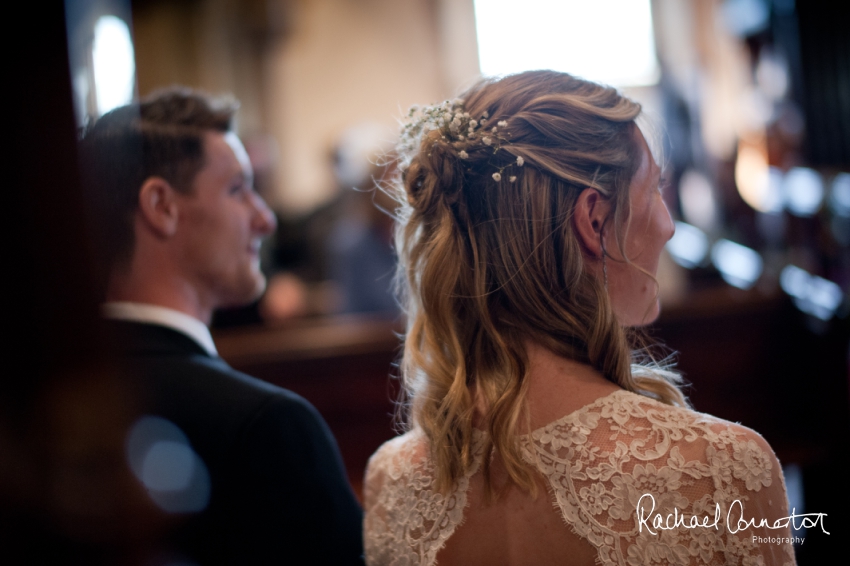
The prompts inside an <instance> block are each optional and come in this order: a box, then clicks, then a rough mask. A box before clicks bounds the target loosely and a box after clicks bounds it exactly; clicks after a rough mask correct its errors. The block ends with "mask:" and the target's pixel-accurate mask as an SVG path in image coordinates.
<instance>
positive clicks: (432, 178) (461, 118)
mask: <svg viewBox="0 0 850 566" xmlns="http://www.w3.org/2000/svg"><path fill="white" fill-rule="evenodd" d="M434 108H437V110H434ZM434 108H432V109H430V110H427V111H425V113H426V115H427V116H426V117H427V120H425V121H423V120H420V121H419V122H418V123H416V124H414V126H412V127H411V126H408V127H407V128H406V133H407V134H408V138H407V142H408V143H407V144H404V143H403V144H402V146H401V149H400V155H399V160H400V163H401V165H400V171H401V176H400V179H399V181H398V183H397V184H396V185H393V186H391V187H390V190H392V191H394V192H395V196H396V197H397V199H398V201H399V208H398V209H397V215H398V225H397V232H396V245H397V250H398V253H399V257H400V264H399V273H398V282H399V284H400V290H401V295H402V301H403V303H404V306H405V308H406V312H407V316H408V328H407V333H406V336H405V343H404V355H403V359H402V363H401V377H402V381H403V385H404V391H405V394H406V395H407V397H408V399H409V403H406V404H405V407H407V409H408V411H409V415H408V423H409V424H411V425H415V426H418V427H420V428H421V429H422V430H423V431H424V433H425V434H426V435H427V438H428V439H429V441H430V445H431V449H432V456H433V459H434V463H435V466H436V477H437V484H438V485H437V487H438V489H440V490H441V491H445V490H447V489H449V488H450V487H451V486H452V485H453V483H454V482H455V481H456V480H457V479H459V478H460V477H461V476H462V475H463V474H464V473H465V472H466V471H467V470H468V469H469V466H470V465H471V464H472V432H473V426H472V423H473V414H474V411H475V407H474V405H475V402H476V400H475V399H473V395H472V393H471V391H470V386H473V385H474V388H475V395H476V397H480V399H479V402H483V406H484V407H486V409H485V410H486V412H485V413H484V415H483V420H482V421H481V423H482V424H483V426H484V427H485V428H486V430H487V432H488V433H489V440H488V445H487V447H486V450H487V455H489V454H490V453H491V452H492V450H496V452H497V453H498V454H499V456H500V457H501V459H502V461H503V463H504V465H505V467H506V469H507V472H508V474H509V476H510V478H511V479H512V480H513V481H514V482H515V483H516V484H518V485H520V486H522V487H524V488H526V489H528V490H530V491H532V492H536V489H535V487H534V482H533V480H532V476H531V473H530V471H529V468H528V466H527V465H526V464H525V463H524V462H523V460H522V458H521V456H520V448H519V445H518V442H517V440H518V439H517V435H518V434H519V433H524V432H528V430H527V427H525V426H521V424H522V423H521V421H523V420H524V419H523V414H524V411H523V409H524V407H525V398H526V392H527V388H528V379H527V374H528V360H527V356H526V350H525V346H524V344H525V342H526V341H527V340H531V341H534V342H537V343H539V344H540V345H542V346H544V347H545V348H548V349H549V350H551V351H552V352H554V353H555V354H557V355H560V356H563V357H565V358H570V359H572V360H576V361H579V362H582V363H586V364H589V365H590V366H592V367H593V368H595V369H596V370H597V371H599V372H600V373H601V374H602V375H604V376H605V377H606V378H607V379H609V380H610V381H612V382H613V383H616V384H618V385H619V386H620V387H622V388H624V389H626V390H629V391H634V392H637V393H640V394H644V395H648V396H651V397H654V398H657V399H660V400H661V401H664V402H666V403H670V404H679V405H685V404H686V401H685V399H684V398H683V396H682V393H681V392H680V391H679V389H678V388H677V386H676V383H677V382H678V376H677V375H676V374H675V373H673V372H671V371H667V370H665V369H663V368H662V367H660V366H658V365H657V364H654V363H643V364H638V363H637V361H638V360H637V357H636V355H635V351H633V347H632V344H630V339H629V336H628V335H627V333H628V329H625V328H623V327H622V326H621V325H620V324H619V323H618V322H617V319H616V318H615V315H614V312H613V311H612V308H611V303H610V301H609V299H608V294H607V290H606V289H605V285H604V283H603V282H602V281H600V280H599V279H598V278H597V277H595V276H593V275H592V274H591V273H590V272H589V271H588V270H587V269H586V266H585V262H584V259H583V257H582V249H581V244H580V243H579V239H578V238H577V236H576V234H575V232H574V229H573V226H572V223H571V217H572V214H573V210H574V207H575V204H576V199H577V197H578V195H579V193H581V192H582V190H584V189H585V188H587V187H592V188H594V189H596V190H598V191H599V192H600V193H602V194H603V195H604V196H605V197H607V198H609V199H610V201H611V203H612V213H611V217H610V218H609V221H611V222H612V223H613V225H614V226H615V227H616V229H615V230H614V232H615V235H616V236H615V240H616V241H615V245H617V246H618V247H619V250H620V252H621V255H622V257H626V256H625V253H624V242H623V241H622V237H623V234H624V233H625V227H626V225H627V222H628V217H629V185H630V182H631V179H632V177H633V176H634V174H635V172H636V171H637V168H638V165H639V161H640V157H641V151H642V149H641V147H639V146H638V143H637V142H636V136H635V128H636V125H635V119H636V118H637V116H638V114H639V113H640V106H639V105H638V104H637V103H635V102H633V101H631V100H629V99H627V98H625V97H623V96H622V95H620V94H619V93H618V92H617V91H616V90H615V89H613V88H610V87H603V86H600V85H597V84H595V83H591V82H588V81H585V80H581V79H578V78H575V77H572V76H570V75H567V74H564V73H555V72H551V71H532V72H527V73H522V74H518V75H513V76H508V77H505V78H503V79H500V80H484V81H481V82H479V83H478V84H476V85H475V86H473V87H472V88H471V89H470V90H468V91H467V92H466V93H465V94H464V95H462V99H461V100H458V101H454V102H452V103H449V102H447V103H446V104H445V105H444V106H443V107H434ZM428 120H430V122H428ZM482 121H483V124H482V123H481V122H482ZM426 122H427V123H429V124H430V128H431V129H429V127H428V126H426V127H423V124H425V123H426ZM411 140H412V141H413V142H412V143H411ZM518 158H519V159H518ZM489 461H490V458H489V457H486V456H485V458H484V464H485V472H486V474H485V477H486V478H487V479H488V481H489V469H488V468H487V467H486V466H487V465H488V463H489ZM488 486H489V483H488Z"/></svg>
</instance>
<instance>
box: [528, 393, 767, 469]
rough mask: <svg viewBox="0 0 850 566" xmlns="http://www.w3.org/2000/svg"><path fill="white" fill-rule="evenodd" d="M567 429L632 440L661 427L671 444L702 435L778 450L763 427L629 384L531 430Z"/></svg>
mask: <svg viewBox="0 0 850 566" xmlns="http://www.w3.org/2000/svg"><path fill="white" fill-rule="evenodd" d="M567 430H569V431H576V430H580V431H583V432H584V434H583V435H582V438H585V441H589V442H591V443H592V442H595V441H601V442H604V443H605V444H608V443H610V442H611V441H613V440H622V441H625V442H626V444H629V443H630V441H634V439H635V438H640V437H642V436H647V438H646V439H644V441H645V440H649V438H650V437H653V435H655V434H657V433H664V436H665V438H667V439H668V442H667V443H666V445H667V446H669V447H673V446H678V445H693V443H694V441H695V440H696V439H698V438H699V439H702V440H704V441H706V442H707V443H708V444H711V445H714V446H715V447H716V448H721V447H723V448H726V449H730V450H734V449H735V448H736V447H740V448H741V449H744V448H748V449H756V450H760V451H764V452H767V453H768V454H771V455H772V453H773V451H772V450H771V448H770V445H769V444H768V443H767V441H765V439H764V438H762V436H761V435H760V434H759V433H757V432H756V431H754V430H752V429H750V428H747V427H746V426H743V425H741V424H739V423H734V422H731V421H728V420H724V419H721V418H718V417H715V416H712V415H709V414H706V413H700V412H698V411H695V410H693V409H691V408H688V407H681V406H675V405H668V404H665V403H662V402H661V401H658V400H656V399H653V398H651V397H648V396H645V395H641V394H638V393H634V392H631V391H625V390H618V391H615V392H613V393H611V394H609V395H606V396H604V397H601V398H599V399H597V400H596V401H594V402H592V403H590V404H588V405H586V406H584V407H582V408H581V409H579V410H578V411H575V412H573V413H570V414H568V415H565V416H564V417H562V418H560V419H558V420H556V421H554V422H551V423H549V424H548V425H547V426H545V427H542V428H540V429H537V430H536V431H534V432H533V433H532V435H531V436H532V439H534V440H537V441H539V440H543V439H549V438H550V437H552V435H553V434H555V435H558V434H559V433H563V432H564V431H567ZM653 431H654V432H653ZM584 435H586V436H584Z"/></svg>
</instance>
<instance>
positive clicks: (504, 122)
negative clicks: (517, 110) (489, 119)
mask: <svg viewBox="0 0 850 566" xmlns="http://www.w3.org/2000/svg"><path fill="white" fill-rule="evenodd" d="M496 123H497V124H498V125H499V127H500V128H507V127H508V123H507V122H506V121H505V120H500V121H499V122H496Z"/></svg>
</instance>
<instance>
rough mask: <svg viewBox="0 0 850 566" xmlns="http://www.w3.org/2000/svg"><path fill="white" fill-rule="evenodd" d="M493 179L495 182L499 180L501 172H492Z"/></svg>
mask: <svg viewBox="0 0 850 566" xmlns="http://www.w3.org/2000/svg"><path fill="white" fill-rule="evenodd" d="M493 180H494V181H497V182H498V181H501V180H502V174H501V173H499V172H496V173H493Z"/></svg>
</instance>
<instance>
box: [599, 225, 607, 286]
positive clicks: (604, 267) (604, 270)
mask: <svg viewBox="0 0 850 566" xmlns="http://www.w3.org/2000/svg"><path fill="white" fill-rule="evenodd" d="M599 247H600V248H602V282H603V283H604V284H605V291H606V292H607V291H608V262H607V261H605V257H606V256H607V255H608V253H607V252H606V251H605V242H603V241H602V234H599Z"/></svg>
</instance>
